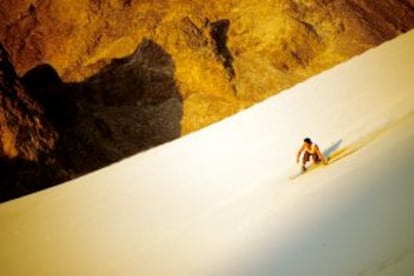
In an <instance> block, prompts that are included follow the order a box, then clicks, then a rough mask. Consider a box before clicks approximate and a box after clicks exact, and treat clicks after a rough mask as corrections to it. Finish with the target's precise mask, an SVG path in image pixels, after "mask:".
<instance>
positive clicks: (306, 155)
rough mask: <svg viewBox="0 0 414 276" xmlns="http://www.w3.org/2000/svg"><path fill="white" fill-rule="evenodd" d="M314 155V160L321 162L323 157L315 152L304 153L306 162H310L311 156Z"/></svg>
mask: <svg viewBox="0 0 414 276" xmlns="http://www.w3.org/2000/svg"><path fill="white" fill-rule="evenodd" d="M311 156H312V159H313V162H315V163H319V162H321V159H320V158H319V156H318V154H316V152H315V153H309V152H306V151H305V153H304V154H303V161H304V162H308V161H309V160H310V157H311Z"/></svg>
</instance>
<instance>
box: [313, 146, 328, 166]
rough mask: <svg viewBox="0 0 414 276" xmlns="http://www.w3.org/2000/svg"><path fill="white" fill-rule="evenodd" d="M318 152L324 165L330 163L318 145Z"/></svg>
mask: <svg viewBox="0 0 414 276" xmlns="http://www.w3.org/2000/svg"><path fill="white" fill-rule="evenodd" d="M316 153H317V154H318V156H319V158H320V159H321V160H322V163H323V164H324V165H328V161H326V158H325V156H323V154H322V153H321V151H320V150H319V147H318V146H316Z"/></svg>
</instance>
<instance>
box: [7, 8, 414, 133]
mask: <svg viewBox="0 0 414 276" xmlns="http://www.w3.org/2000/svg"><path fill="white" fill-rule="evenodd" d="M13 2H16V1H13ZM17 2H18V3H9V4H7V3H6V4H2V5H1V7H0V13H1V14H2V16H1V18H0V26H1V29H0V41H3V42H4V44H5V46H6V48H7V49H8V50H9V52H10V53H11V57H12V61H13V63H14V64H15V66H16V68H17V71H18V73H19V74H24V73H25V72H26V71H28V70H29V69H31V68H33V67H35V66H36V65H38V64H39V63H49V64H51V65H52V66H53V68H55V69H56V70H57V72H58V74H59V76H61V78H62V79H63V80H64V81H81V80H84V79H85V78H86V77H88V76H91V75H93V74H95V73H96V72H97V71H98V70H99V69H100V68H102V67H103V66H105V64H107V63H108V60H110V59H112V58H120V57H124V56H127V55H129V54H130V53H132V52H133V51H134V50H135V49H136V47H137V45H138V44H139V43H141V41H143V39H145V38H147V39H151V40H152V41H154V42H155V43H157V44H158V45H160V46H161V47H162V48H163V49H164V50H165V51H166V52H167V53H168V54H170V55H171V56H172V58H173V60H174V62H175V64H176V72H175V79H176V82H177V85H178V89H179V92H180V93H181V95H182V96H183V99H184V116H183V119H182V133H183V134H185V133H188V132H191V131H194V130H196V129H199V128H201V127H203V126H205V125H208V124H210V123H212V122H215V121H217V120H220V119H221V118H224V117H226V116H228V115H231V114H233V113H235V112H237V111H238V110H240V109H243V108H245V107H247V106H249V105H251V104H253V103H255V102H257V101H261V100H263V99H265V98H267V97H268V96H271V95H274V94H275V93H277V92H279V91H281V90H282V89H284V88H287V87H289V86H292V85H293V84H295V83H297V82H299V81H302V80H303V79H306V78H308V77H309V76H312V75H314V74H316V73H318V72H320V71H322V70H325V69H327V68H329V67H331V66H333V65H335V64H338V63H339V62H342V61H344V60H346V59H348V58H350V57H352V56H354V55H356V54H359V53H361V52H363V51H365V50H367V49H369V48H371V47H373V46H375V45H378V44H379V43H381V42H383V41H385V40H388V39H390V38H392V37H394V36H396V35H398V34H400V33H402V32H405V31H407V30H409V29H411V28H412V27H413V26H414V12H413V10H414V7H413V2H412V1H410V0H388V1H369V0H314V1H308V0H306V1H305V0H282V1H254V0H237V1H236V0H230V1H225V2H223V1H221V3H218V2H214V3H213V2H212V1H191V2H189V1H177V0H163V1H160V0H145V1H134V0H128V1H127V0H111V1H100V0H89V1H80V0H71V1H68V0H66V1H55V0H50V1H34V0H25V1H17Z"/></svg>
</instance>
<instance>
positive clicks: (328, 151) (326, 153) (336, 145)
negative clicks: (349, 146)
mask: <svg viewBox="0 0 414 276" xmlns="http://www.w3.org/2000/svg"><path fill="white" fill-rule="evenodd" d="M342 141H343V140H342V139H339V140H338V141H337V142H336V143H334V144H332V145H331V146H330V147H329V148H327V149H326V150H324V151H323V156H325V158H326V159H328V160H329V157H330V155H331V154H332V153H334V152H335V151H336V150H337V149H338V148H339V146H340V145H341V144H342Z"/></svg>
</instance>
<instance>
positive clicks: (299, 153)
mask: <svg viewBox="0 0 414 276" xmlns="http://www.w3.org/2000/svg"><path fill="white" fill-rule="evenodd" d="M304 149H305V145H304V144H303V145H302V147H300V149H299V151H298V154H297V156H296V163H299V158H300V155H301V154H302V151H303V150H304Z"/></svg>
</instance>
